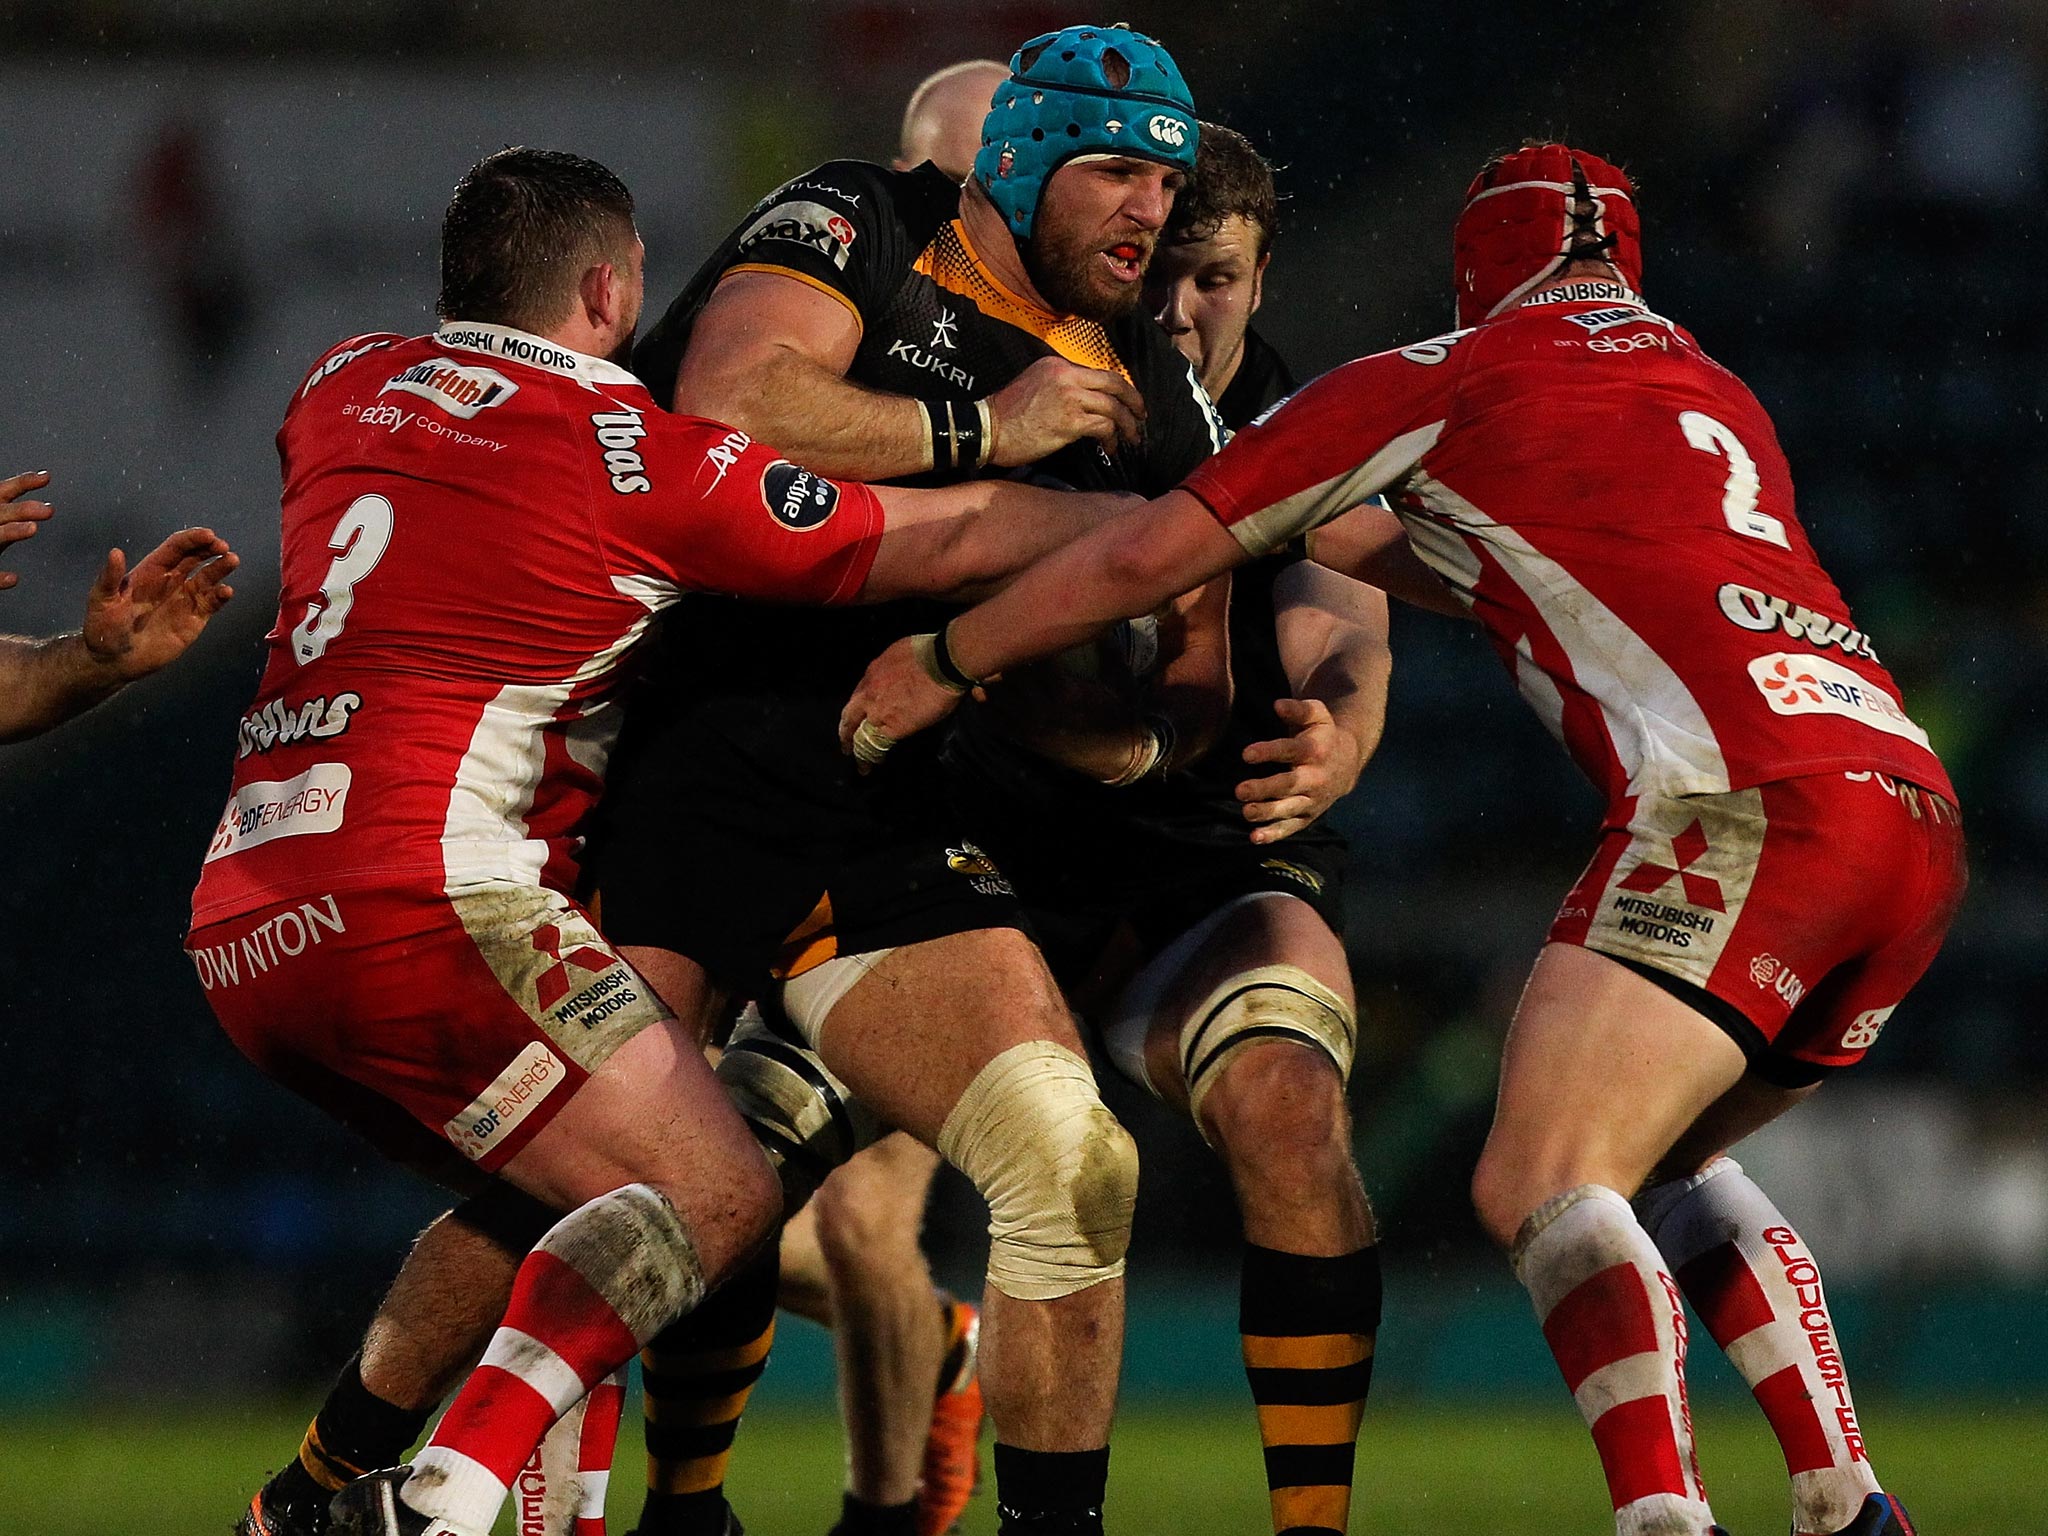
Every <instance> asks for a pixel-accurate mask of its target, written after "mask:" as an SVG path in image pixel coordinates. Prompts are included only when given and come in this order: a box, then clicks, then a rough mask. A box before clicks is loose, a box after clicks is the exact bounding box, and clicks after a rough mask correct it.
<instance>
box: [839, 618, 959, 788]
mask: <svg viewBox="0 0 2048 1536" xmlns="http://www.w3.org/2000/svg"><path fill="white" fill-rule="evenodd" d="M926 638H929V637H926ZM916 642H917V637H916V636H907V637H906V638H904V639H901V640H898V641H897V642H896V643H895V644H894V645H892V646H890V647H889V649H887V650H886V651H884V652H882V654H881V655H879V656H877V657H876V658H875V659H874V660H873V661H871V662H869V663H868V669H867V671H866V672H864V673H862V674H861V679H860V686H859V687H857V688H855V689H854V690H853V697H852V698H850V699H848V700H847V701H846V708H845V709H843V710H841V711H840V712H839V747H840V750H841V751H843V752H850V753H852V754H853V756H854V757H855V758H856V759H857V760H858V761H859V763H860V768H861V772H863V773H865V772H867V771H868V770H869V769H870V768H873V767H875V766H876V765H877V764H879V763H880V762H881V761H882V759H883V758H885V757H887V756H888V755H889V749H890V748H892V747H894V746H895V745H896V744H897V743H898V742H899V741H901V740H903V738H904V737H906V736H915V735H916V734H917V733H918V732H919V731H922V730H925V729H926V728H928V727H930V726H934V725H937V724H938V723H939V722H940V721H941V720H943V719H945V718H946V716H948V715H950V714H951V713H952V712H953V706H954V705H956V704H958V703H959V702H960V700H961V698H962V697H963V695H961V694H958V693H955V692H954V691H953V690H952V689H950V688H948V687H946V686H945V685H944V684H943V683H940V682H937V681H935V680H934V679H933V678H932V676H931V674H930V673H928V672H927V671H926V670H925V667H924V663H923V662H921V661H919V660H918V657H917V650H916Z"/></svg>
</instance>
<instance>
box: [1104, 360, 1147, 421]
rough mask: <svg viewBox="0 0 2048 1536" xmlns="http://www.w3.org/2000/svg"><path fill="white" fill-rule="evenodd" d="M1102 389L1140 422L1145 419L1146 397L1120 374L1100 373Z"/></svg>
mask: <svg viewBox="0 0 2048 1536" xmlns="http://www.w3.org/2000/svg"><path fill="white" fill-rule="evenodd" d="M1097 377H1099V378H1100V379H1101V380H1102V381H1103V383H1102V388H1103V389H1105V390H1107V391H1108V392H1109V393H1110V394H1111V395H1112V396H1114V397H1115V399H1116V402H1117V403H1118V404H1119V405H1121V406H1122V407H1123V408H1124V409H1125V410H1127V411H1129V412H1130V413H1131V415H1132V417H1133V418H1135V419H1136V420H1138V421H1143V420H1144V419H1145V397H1144V396H1143V395H1142V394H1140V393H1139V392H1138V386H1137V385H1135V384H1133V383H1132V382H1131V381H1130V380H1129V379H1127V378H1125V377H1124V376H1123V375H1122V374H1120V373H1108V372H1101V373H1098V375H1097Z"/></svg>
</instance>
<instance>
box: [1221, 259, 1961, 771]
mask: <svg viewBox="0 0 2048 1536" xmlns="http://www.w3.org/2000/svg"><path fill="white" fill-rule="evenodd" d="M1558 291H1559V292H1560V293H1563V294H1567V295H1571V296H1569V297H1565V298H1563V299H1560V300H1556V301H1552V302H1547V303H1539V304H1534V305H1529V306H1525V307H1523V308H1521V309H1517V310H1513V311H1510V312H1509V313H1508V314H1506V315H1503V316H1502V317H1501V318H1500V319H1498V320H1494V321H1490V322H1488V323H1486V324H1484V325H1481V326H1478V327H1476V328H1474V329H1472V330H1467V331H1458V332H1453V333H1451V334H1450V335H1447V336H1441V337H1438V338H1436V339H1435V340H1433V341H1427V342H1423V343H1420V344H1418V345H1415V346H1411V347H1404V348H1401V349H1400V350H1398V351H1392V352H1384V353H1380V354H1378V355H1376V356H1373V357H1366V358H1360V359H1359V360H1358V361H1356V362H1353V363H1348V364H1346V365H1345V366H1343V367H1341V368H1338V369H1336V370H1335V371H1333V372H1331V373H1329V374H1326V375H1324V376H1323V377H1322V378H1321V379H1318V380H1317V381H1316V382H1315V383H1313V384H1311V385H1309V386H1308V387H1307V388H1305V389H1303V390H1302V391H1300V393H1298V394H1296V395H1295V396H1294V397H1293V398H1292V399H1291V400H1289V401H1287V402H1286V403H1284V404H1283V405H1282V406H1281V407H1280V408H1279V409H1278V410H1277V411H1276V412H1275V413H1274V414H1272V415H1271V416H1270V417H1268V418H1266V419H1265V420H1264V421H1263V422H1261V423H1259V424H1256V425H1254V426H1251V427H1249V428H1247V429H1246V430H1244V431H1243V432H1240V433H1239V434H1238V436H1237V437H1236V439H1235V440H1234V441H1233V442H1232V443H1231V444H1230V446H1229V447H1228V448H1227V449H1226V450H1225V451H1224V452H1223V453H1222V454H1221V455H1219V456H1218V457H1216V458H1214V459H1212V460H1210V461H1209V462H1208V463H1207V464H1205V465H1203V466H1202V467H1201V468H1199V469H1198V470H1196V471H1195V472H1194V474H1193V475H1192V476H1191V477H1190V478H1189V479H1188V481H1187V483H1186V484H1187V489H1189V490H1190V491H1192V492H1193V493H1194V494H1195V495H1196V496H1198V497H1199V498H1200V499H1201V500H1202V501H1203V502H1204V503H1205V504H1207V505H1208V507H1209V508H1210V509H1211V510H1212V511H1213V512H1214V513H1215V514H1216V516H1217V517H1218V518H1219V519H1220V520H1221V521H1222V522H1223V523H1224V525H1225V526H1226V527H1228V528H1229V529H1230V531H1231V533H1232V534H1233V535H1235V536H1236V537H1237V539H1238V540H1239V542H1240V543H1242V544H1244V545H1245V546H1246V547H1247V548H1248V549H1250V550H1252V551H1253V552H1255V553H1257V552H1262V551H1264V550H1267V549H1272V548H1276V547H1278V546H1279V545H1281V544H1283V543H1285V542H1286V541H1287V540H1289V539H1291V538H1294V537H1296V536H1297V535H1299V534H1301V533H1302V532H1303V531H1304V530H1306V529H1309V528H1313V527H1315V526H1317V525H1318V524H1320V523H1322V522H1325V521H1327V520H1328V519H1330V518H1331V517H1334V516H1336V515H1338V514H1339V513H1341V512H1343V511H1345V510H1347V509H1348V508H1350V507H1353V506H1356V505H1357V504H1358V503H1359V502H1360V501H1361V500H1362V499H1363V498H1364V497H1365V496H1367V495H1369V494H1371V493H1373V492H1375V491H1385V492H1387V494H1388V495H1389V498H1390V499H1391V501H1392V503H1393V505H1394V508H1395V510H1396V511H1397V512H1398V513H1399V515H1400V517H1401V520H1402V523H1403V526H1404V527H1405V529H1406V531H1407V534H1408V539H1409V543H1410V545H1411V546H1412V547H1413V549H1414V550H1415V552H1416V553H1417V554H1418V555H1419V556H1420V557H1421V558H1422V559H1423V560H1424V561H1425V562H1426V563H1427V564H1428V565H1429V566H1430V567H1431V568H1432V569H1433V570H1434V571H1435V572H1436V573H1437V574H1438V575H1439V576H1440V577H1441V578H1442V579H1443V580H1444V581H1445V582H1446V583H1447V584H1448V585H1449V586H1450V587H1451V588H1452V589H1453V590H1454V591H1455V592H1457V593H1458V594H1459V596H1460V597H1461V598H1462V599H1463V600H1464V602H1465V603H1467V604H1468V605H1469V606H1470V608H1471V610H1472V612H1473V615H1474V616H1475V617H1476V618H1477V619H1479V620H1480V622H1481V623H1483V624H1484V625H1485V627H1486V629H1487V632H1488V634H1489V636H1490V637H1491V638H1492V640H1493V643H1494V646H1495V648H1496V650H1497V651H1498V652H1499V653H1500V655H1501V657H1502V659H1503V660H1504V661H1505V662H1506V663H1507V665H1508V667H1509V669H1510V671H1512V672H1513V674H1514V677H1515V681H1516V683H1517V685H1518V687H1519V688H1520V690H1521V692H1522V694H1523V696H1524V697H1525V698H1526V699H1527V700H1528V701H1529V703H1530V704H1531V705H1532V706H1533V707H1534V708H1535V710H1536V712H1537V713H1538V714H1539V715H1541V716H1542V717H1543V719H1544V721H1545V722H1546V723H1547V724H1548V725H1549V726H1550V728H1551V730H1552V732H1553V733H1554V734H1556V735H1557V736H1558V737H1559V739H1560V740H1562V741H1563V742H1564V744H1565V745H1566V746H1567V747H1568V748H1569V749H1570V751H1571V753H1572V755H1573V757H1574V758H1575V759H1576V760H1577V761H1578V763H1579V764H1580V766H1581V767H1582V768H1583V769H1584V770H1585V771H1586V773H1587V774H1588V775H1590V776H1591V777H1592V779H1593V781H1594V782H1595V784H1597V785H1598V786H1599V787H1600V788H1601V790H1602V791H1603V792H1604V793H1605V794H1606V795H1607V796H1608V798H1609V799H1610V800H1615V799H1618V798H1620V797H1621V796H1623V795H1634V794H1647V793H1656V794H1664V795H1687V794H1702V793H1716V792H1720V791H1725V790H1728V789H1731V788H1746V787H1748V786H1751V785H1754V784H1760V783H1764V782H1767V781H1769V780H1773V779H1783V778H1789V777H1793V776H1795V775H1800V774H1809V773H1820V772H1826V771H1830V770H1834V769H1843V770H1860V769H1877V770H1881V771H1883V772H1885V773H1888V774H1892V775H1894V776H1896V777H1898V778H1903V779H1906V780H1909V781H1911V782H1913V783H1917V784H1921V785H1924V786H1926V787H1928V788H1930V789H1933V790H1936V791H1939V792H1941V793H1943V794H1948V795H1952V794H1953V791H1952V790H1951V789H1950V787H1949V782H1948V777H1947V775H1946V773H1944V771H1943V770H1942V767H1941V764H1940V762H1939V761H1938V760H1937V759H1936V758H1935V756H1934V754H1933V753H1932V752H1931V751H1930V750H1929V748H1928V745H1927V737H1926V734H1925V733H1924V732H1923V731H1922V730H1921V729H1920V727H1919V726H1917V725H1916V724H1914V722H1913V721H1912V720H1911V718H1909V717H1908V715H1907V714H1906V711H1905V709H1904V708H1903V707H1902V706H1901V704H1900V701H1899V694H1898V689H1897V687H1896V685H1895V684H1894V683H1893V682H1892V679H1891V676H1890V674H1889V673H1887V672H1886V671H1885V669H1884V667H1883V666H1882V665H1881V664H1880V663H1879V661H1878V659H1877V653H1876V650H1875V649H1874V647H1873V645H1872V643H1871V641H1870V639H1869V638H1868V637H1867V636H1865V635H1864V634H1863V633H1862V632H1861V631H1860V630H1858V629H1857V628H1856V626H1855V621H1854V620H1853V619H1852V618H1851V616H1850V613H1849V609H1848V605H1847V604H1846V603H1844V602H1843V600H1842V596H1841V594H1840V593H1839V592H1838V591H1837V590H1836V589H1835V584H1834V582H1833V581H1832V580H1830V579H1829V577H1828V575H1827V573H1826V572H1825V571H1824V570H1822V569H1821V566H1820V562H1819V561H1818V560H1817V559H1816V558H1815V557H1814V553H1813V549H1812V546H1811V545H1810V544H1809V543H1808V542H1807V538H1806V533H1805V530H1804V529H1802V528H1801V527H1800V525H1799V520H1798V518H1797V516H1796V515H1795V513H1794V511H1793V504H1792V478H1791V474H1790V472H1789V470H1788V469H1787V467H1786V464H1785V457H1784V454H1783V452H1782V451H1781V450H1780V448H1779V447H1778V440H1777V434H1776V433H1775V431H1773V429H1772V427H1771V422H1770V418H1769V417H1768V416H1766V415H1765V414H1764V410H1763V407H1762V406H1760V405H1759V404H1758V403H1757V401H1756V398H1755V397H1754V396H1753V395H1751V394H1750V392H1749V390H1748V389H1747V388H1746V387H1745V386H1744V385H1743V383H1742V382H1741V380H1739V379H1737V378H1736V377H1735V376H1734V375H1733V374H1731V373H1729V372H1728V371H1727V370H1726V369H1725V368H1722V367H1721V366H1719V365H1718V364H1716V363H1715V362H1713V361H1712V360H1711V359H1709V358H1708V357H1706V356H1705V355H1704V354H1703V353H1701V351H1700V350H1699V347H1698V345H1697V343H1695V342H1694V341H1693V339H1692V337H1691V336H1689V335H1687V334H1686V332H1684V331H1683V330H1681V329H1680V328H1679V327H1677V326H1675V325H1673V324H1672V323H1671V322H1670V321H1669V320H1666V319H1664V318H1663V317H1661V316H1659V315H1656V314H1654V313H1652V312H1650V311H1649V310H1647V309H1645V308H1644V307H1643V306H1642V304H1640V303H1639V302H1636V301H1634V300H1633V299H1632V298H1630V297H1628V296H1627V290H1625V289H1621V288H1619V287H1618V285H1613V284H1578V285H1573V286H1572V287H1571V288H1567V289H1561V290H1558Z"/></svg>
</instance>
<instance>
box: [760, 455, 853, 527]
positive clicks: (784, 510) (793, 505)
mask: <svg viewBox="0 0 2048 1536" xmlns="http://www.w3.org/2000/svg"><path fill="white" fill-rule="evenodd" d="M761 500H762V502H763V503H764V504H765V505H766V506H767V508H768V510H769V511H770V512H771V513H773V514H774V516H775V521H777V522H778V523H780V524H782V526H783V527H785V528H791V529H794V530H796V531H797V532H798V533H808V532H810V531H811V529H813V528H822V527H823V526H824V525H825V522H826V520H827V519H828V518H830V517H831V516H832V513H833V509H835V508H836V507H837V506H838V505H839V487H838V486H836V485H834V484H833V483H832V482H831V481H830V480H822V479H820V478H819V477H818V476H816V475H814V474H812V473H811V472H810V471H809V470H808V469H798V468H797V467H796V466H795V465H794V464H792V463H790V462H789V461H788V460H787V459H777V460H776V461H775V462H774V463H773V464H770V465H769V466H768V470H767V473H765V474H764V475H762V476H761Z"/></svg>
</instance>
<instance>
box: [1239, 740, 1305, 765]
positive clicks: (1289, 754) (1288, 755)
mask: <svg viewBox="0 0 2048 1536" xmlns="http://www.w3.org/2000/svg"><path fill="white" fill-rule="evenodd" d="M1313 751H1314V745H1313V743H1311V742H1307V741H1304V740H1303V739H1302V738H1301V737H1299V736H1278V737H1275V738H1274V739H1273V740H1271V741H1255V742H1253V743H1252V744H1251V745H1250V746H1248V747H1246V748H1245V749H1244V760H1245V761H1246V762H1248V763H1299V762H1303V761H1305V760H1306V759H1307V758H1308V757H1309V756H1310V754H1311V753H1312V752H1313Z"/></svg>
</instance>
